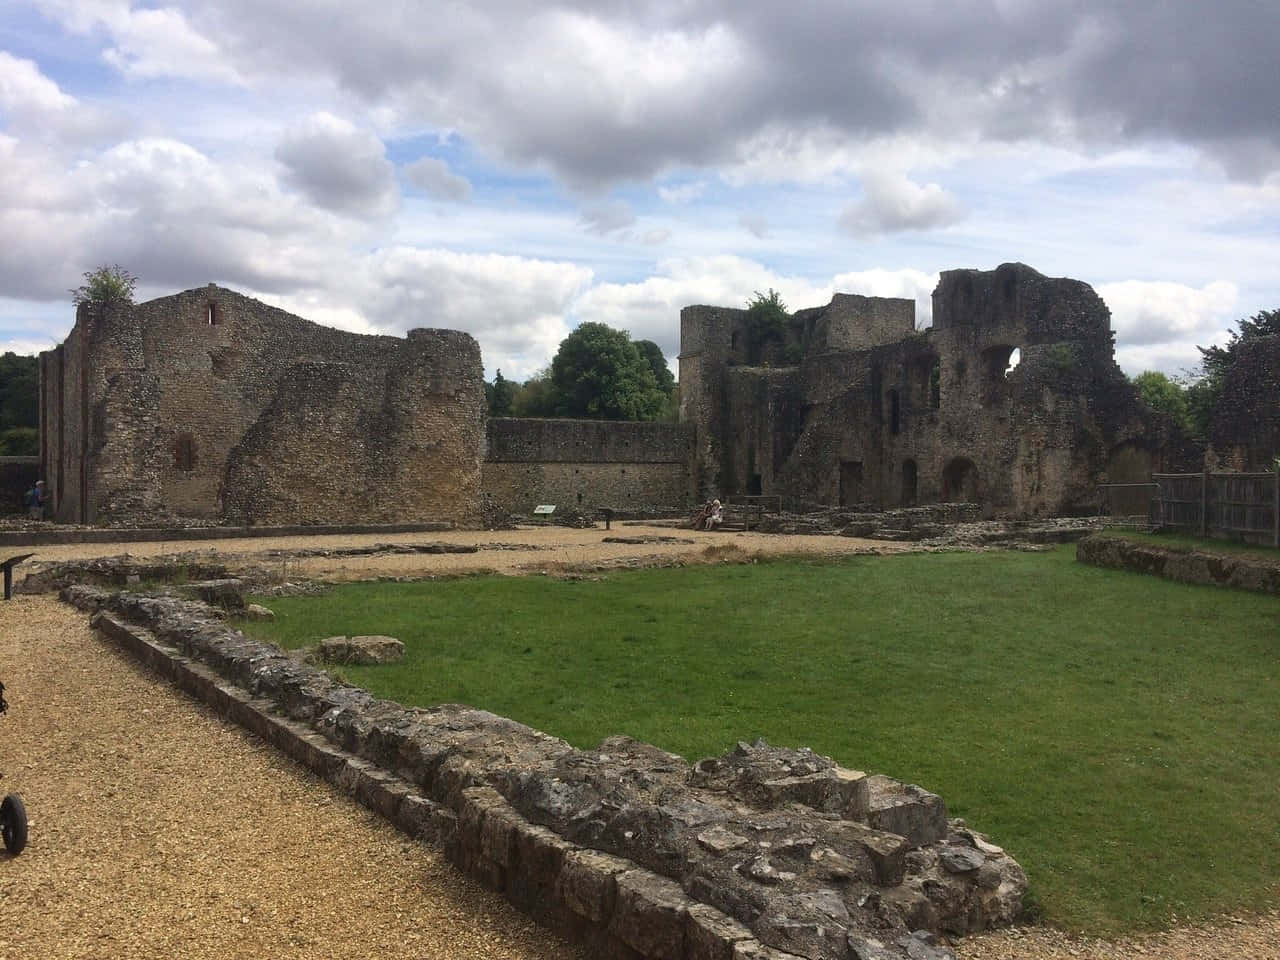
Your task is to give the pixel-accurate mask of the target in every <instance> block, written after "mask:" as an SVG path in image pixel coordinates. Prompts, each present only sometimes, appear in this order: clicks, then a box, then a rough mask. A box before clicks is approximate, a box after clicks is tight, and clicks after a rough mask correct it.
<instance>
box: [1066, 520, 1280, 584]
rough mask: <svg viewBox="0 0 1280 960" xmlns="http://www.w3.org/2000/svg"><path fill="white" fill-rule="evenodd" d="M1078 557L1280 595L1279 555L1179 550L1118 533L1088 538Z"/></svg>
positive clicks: (1099, 563) (1078, 549) (1078, 548)
mask: <svg viewBox="0 0 1280 960" xmlns="http://www.w3.org/2000/svg"><path fill="white" fill-rule="evenodd" d="M1076 559H1077V560H1078V561H1080V562H1081V563H1088V564H1091V565H1092V566H1095V567H1110V568H1111V569H1113V570H1130V571H1133V572H1134V573H1149V574H1152V575H1154V576H1157V577H1164V578H1165V579H1166V580H1176V581H1178V582H1179V583H1199V584H1206V585H1214V586H1220V587H1235V588H1237V589H1239V590H1252V591H1253V592H1254V593H1270V594H1273V595H1275V594H1280V557H1277V559H1275V560H1272V561H1268V560H1265V559H1263V558H1261V557H1255V556H1250V555H1248V554H1233V553H1212V552H1208V551H1201V550H1177V549H1174V548H1172V547H1161V546H1157V545H1155V544H1151V543H1146V542H1143V541H1138V540H1126V539H1124V538H1123V537H1116V536H1098V535H1095V536H1091V537H1086V538H1085V539H1083V540H1081V541H1080V542H1079V543H1078V544H1076Z"/></svg>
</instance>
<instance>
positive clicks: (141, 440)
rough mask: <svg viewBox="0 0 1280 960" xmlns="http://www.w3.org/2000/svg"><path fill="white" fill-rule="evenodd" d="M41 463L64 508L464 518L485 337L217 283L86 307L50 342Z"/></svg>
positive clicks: (346, 519)
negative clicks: (377, 320) (353, 316)
mask: <svg viewBox="0 0 1280 960" xmlns="http://www.w3.org/2000/svg"><path fill="white" fill-rule="evenodd" d="M40 400H41V404H40V406H41V446H40V457H41V470H42V474H43V476H45V477H46V478H48V479H49V481H50V483H51V486H52V489H53V496H54V504H55V518H56V519H57V520H59V521H62V522H72V523H74V522H79V523H102V522H108V523H110V522H126V523H137V524H142V525H153V524H155V523H157V522H161V521H172V520H174V519H181V518H200V519H208V520H228V521H231V522H234V523H243V524H260V525H275V524H298V523H302V524H319V523H390V522H413V521H454V522H468V521H470V520H473V519H474V518H475V517H476V514H477V511H478V506H479V496H480V462H481V458H482V456H483V446H484V417H485V404H484V374H483V368H482V366H481V363H480V348H479V345H478V344H477V343H476V341H475V340H474V339H473V338H472V337H471V336H469V335H468V334H465V333H460V332H458V331H453V330H412V331H410V333H409V336H408V338H407V339H400V338H398V337H388V336H366V335H362V334H354V333H346V332H343V331H340V330H335V329H331V328H329V327H323V326H320V325H319V324H315V323H311V322H310V321H307V320H304V319H302V318H301V317H297V316H294V315H292V314H289V313H286V312H285V311H283V310H278V309H276V308H274V307H269V306H267V305H266V304H264V303H261V302H259V301H257V300H254V299H251V298H249V297H246V296H243V295H241V294H238V293H235V292H234V291H231V290H227V289H225V288H222V287H217V286H214V285H213V284H210V285H209V286H208V287H202V288H198V289H194V290H187V291H184V292H182V293H177V294H174V295H173V296H169V297H161V298H160V299H157V300H151V301H149V302H147V303H141V304H137V305H122V306H119V307H115V308H110V309H107V310H105V311H102V312H99V311H96V310H94V309H92V308H89V307H81V308H80V309H79V310H78V311H77V314H76V322H75V327H74V328H73V329H72V331H71V334H70V336H68V337H67V339H66V341H65V342H64V343H62V344H61V345H60V346H58V347H56V348H55V349H53V350H50V351H46V352H45V353H42V354H41V355H40Z"/></svg>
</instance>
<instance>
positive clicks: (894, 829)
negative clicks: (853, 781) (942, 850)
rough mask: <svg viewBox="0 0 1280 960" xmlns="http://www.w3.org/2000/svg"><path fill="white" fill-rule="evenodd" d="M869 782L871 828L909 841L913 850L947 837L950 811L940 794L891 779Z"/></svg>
mask: <svg viewBox="0 0 1280 960" xmlns="http://www.w3.org/2000/svg"><path fill="white" fill-rule="evenodd" d="M868 780H869V784H868V785H869V787H870V799H869V807H868V810H867V823H868V824H870V825H871V826H873V827H875V828H876V829H877V830H884V831H885V832H887V833H896V834H899V835H900V836H903V837H906V838H907V841H908V842H909V843H910V844H911V846H913V847H923V846H926V845H928V844H931V843H937V842H938V841H939V840H941V839H942V838H943V837H945V836H946V835H947V808H946V805H945V804H944V803H943V802H942V798H941V797H939V796H938V795H937V794H936V793H930V792H929V791H928V790H923V789H921V788H920V787H917V786H916V785H915V784H910V783H900V782H899V781H897V780H894V779H892V778H890V777H882V776H875V777H869V778H868Z"/></svg>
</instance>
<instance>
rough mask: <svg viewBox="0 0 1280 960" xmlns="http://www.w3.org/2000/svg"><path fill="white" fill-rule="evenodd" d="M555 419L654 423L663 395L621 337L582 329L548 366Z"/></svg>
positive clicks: (601, 327) (592, 327) (602, 328)
mask: <svg viewBox="0 0 1280 960" xmlns="http://www.w3.org/2000/svg"><path fill="white" fill-rule="evenodd" d="M551 383H552V386H553V387H554V390H555V405H556V414H557V415H559V416H563V417H587V418H591V419H600V420H654V419H656V418H657V417H658V416H659V414H661V413H662V407H663V404H664V403H665V401H666V395H665V394H664V393H663V391H662V390H661V389H659V387H658V381H657V379H656V378H655V377H654V375H653V370H652V368H651V367H650V366H649V363H648V361H646V360H645V358H644V357H642V356H641V355H640V351H639V350H637V349H636V345H635V344H634V343H632V342H631V337H630V336H628V335H627V333H626V332H625V331H622V330H614V329H613V328H612V327H608V326H606V325H605V324H603V323H584V324H582V325H581V326H579V327H578V329H576V330H574V331H573V333H571V334H569V336H567V337H565V338H564V340H562V341H561V342H560V349H559V350H558V351H557V352H556V355H555V359H553V360H552V361H551Z"/></svg>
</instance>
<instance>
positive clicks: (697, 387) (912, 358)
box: [680, 263, 1178, 516]
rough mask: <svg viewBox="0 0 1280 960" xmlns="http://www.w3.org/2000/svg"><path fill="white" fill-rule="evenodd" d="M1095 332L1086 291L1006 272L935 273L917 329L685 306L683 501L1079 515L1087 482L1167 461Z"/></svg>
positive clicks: (812, 314)
mask: <svg viewBox="0 0 1280 960" xmlns="http://www.w3.org/2000/svg"><path fill="white" fill-rule="evenodd" d="M1110 318H1111V314H1110V311H1109V310H1108V309H1107V306H1106V304H1105V303H1103V302H1102V299H1101V298H1100V297H1099V296H1098V295H1097V294H1096V293H1095V292H1094V291H1093V289H1092V288H1091V287H1090V286H1089V285H1088V284H1085V283H1081V282H1080V281H1078V280H1069V279H1051V278H1049V277H1045V276H1043V275H1041V274H1040V273H1038V272H1036V271H1035V270H1033V269H1031V268H1030V267H1028V266H1026V265H1024V264H1020V263H1006V264H1003V265H1002V266H1000V267H998V268H996V269H995V270H991V271H980V270H949V271H946V272H944V273H943V274H942V277H941V280H940V282H939V283H938V287H937V289H936V290H935V291H934V293H933V327H932V328H930V329H929V330H925V331H922V332H918V331H916V330H915V304H914V302H913V301H911V300H904V299H894V298H883V297H863V296H851V295H848V294H836V295H835V296H834V297H833V298H832V300H831V303H830V304H828V305H827V306H825V307H817V308H813V309H807V310H799V311H797V312H796V313H795V314H794V315H793V316H792V317H791V320H790V324H789V326H788V327H787V329H786V330H785V331H777V330H773V331H766V332H765V333H764V334H763V335H762V334H761V332H760V331H759V330H756V329H753V328H752V326H751V324H750V323H749V321H748V313H747V311H746V310H740V309H732V308H725V307H707V306H692V307H686V308H685V309H684V310H682V311H681V314H680V338H681V340H680V342H681V351H680V386H681V408H682V409H681V418H682V419H684V420H687V421H690V422H692V423H693V424H694V425H695V428H696V439H695V445H696V463H695V465H694V472H695V474H696V476H697V479H698V482H699V484H700V487H701V490H700V492H701V493H702V494H703V495H707V494H708V493H710V492H718V493H722V494H728V495H734V494H739V495H742V494H777V495H780V496H782V497H783V498H784V499H785V500H786V501H787V502H788V503H789V504H790V505H792V506H794V507H803V506H818V505H824V506H848V507H876V508H880V509H886V508H893V507H902V506H913V505H916V504H920V503H932V502H948V501H954V502H972V503H978V504H981V505H982V507H983V510H984V512H985V513H987V514H988V515H1002V516H1044V515H1051V514H1071V513H1087V512H1094V511H1096V509H1097V507H1098V497H1099V494H1098V489H1097V484H1099V483H1102V482H1107V481H1110V482H1131V481H1145V480H1147V479H1149V478H1150V474H1151V472H1152V470H1153V469H1168V468H1169V466H1170V463H1169V462H1168V461H1170V459H1171V457H1173V456H1174V454H1173V453H1171V452H1170V451H1176V450H1177V448H1178V447H1177V444H1176V443H1172V442H1171V440H1174V439H1177V438H1171V437H1170V427H1169V425H1168V424H1167V422H1163V421H1161V420H1160V419H1158V418H1155V417H1153V416H1152V415H1151V414H1150V412H1149V411H1147V410H1146V408H1145V407H1144V406H1143V405H1142V404H1141V402H1140V401H1139V400H1138V398H1137V395H1136V393H1135V392H1134V390H1133V389H1132V387H1131V386H1130V384H1129V383H1128V381H1127V380H1126V378H1125V376H1124V374H1123V373H1122V372H1121V370H1120V368H1119V367H1118V366H1117V365H1116V363H1115V356H1114V335H1113V334H1112V332H1111V324H1110ZM1015 351H1016V353H1015ZM1011 359H1020V362H1018V363H1017V364H1016V366H1012V367H1011V365H1010V361H1011Z"/></svg>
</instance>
